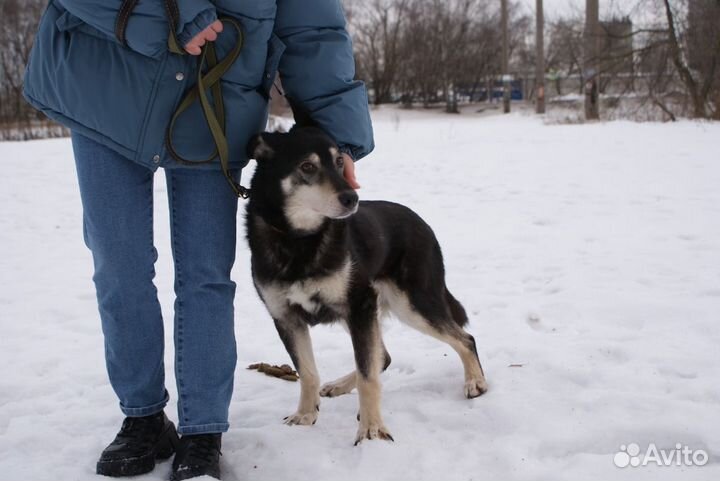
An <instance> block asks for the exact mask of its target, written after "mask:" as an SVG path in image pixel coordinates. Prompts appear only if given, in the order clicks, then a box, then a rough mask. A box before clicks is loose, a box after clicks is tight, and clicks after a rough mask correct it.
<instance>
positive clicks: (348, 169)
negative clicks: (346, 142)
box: [342, 152, 360, 190]
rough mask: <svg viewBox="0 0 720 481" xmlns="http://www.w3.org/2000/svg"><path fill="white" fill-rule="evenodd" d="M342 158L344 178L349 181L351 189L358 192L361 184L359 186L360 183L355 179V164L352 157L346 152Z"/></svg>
mask: <svg viewBox="0 0 720 481" xmlns="http://www.w3.org/2000/svg"><path fill="white" fill-rule="evenodd" d="M342 157H343V165H344V169H343V176H344V177H345V180H347V182H348V184H350V187H352V188H353V189H355V190H357V189H359V188H360V184H358V181H357V179H356V178H355V162H354V161H353V159H352V157H350V156H349V155H348V154H346V153H345V152H343V154H342Z"/></svg>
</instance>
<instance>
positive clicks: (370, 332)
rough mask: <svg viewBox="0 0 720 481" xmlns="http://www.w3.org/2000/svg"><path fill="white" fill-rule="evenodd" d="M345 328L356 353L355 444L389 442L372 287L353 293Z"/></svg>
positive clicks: (380, 347) (377, 324) (381, 352)
mask: <svg viewBox="0 0 720 481" xmlns="http://www.w3.org/2000/svg"><path fill="white" fill-rule="evenodd" d="M353 297H354V299H353V300H352V301H351V302H350V315H349V319H348V328H349V330H350V338H351V339H352V343H353V350H354V351H355V365H356V368H357V375H356V381H357V389H358V395H359V400H360V413H359V426H358V431H357V436H356V437H355V445H357V444H359V443H360V442H361V441H362V440H364V439H385V440H388V441H392V440H393V438H392V436H391V435H390V433H389V432H388V430H387V428H386V427H385V424H384V423H383V420H382V414H381V410H380V372H381V371H382V367H383V365H384V352H385V350H384V349H383V342H382V335H381V332H380V322H379V320H378V309H377V294H376V293H375V291H374V289H372V287H370V286H368V288H367V289H356V290H354V291H353Z"/></svg>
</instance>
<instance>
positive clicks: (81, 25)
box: [55, 10, 120, 45]
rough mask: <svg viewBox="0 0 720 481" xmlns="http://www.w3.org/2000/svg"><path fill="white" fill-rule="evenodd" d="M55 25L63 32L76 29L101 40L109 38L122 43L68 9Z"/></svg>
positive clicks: (110, 40)
mask: <svg viewBox="0 0 720 481" xmlns="http://www.w3.org/2000/svg"><path fill="white" fill-rule="evenodd" d="M55 27H56V28H57V30H58V31H59V32H61V33H66V32H68V33H69V32H75V31H77V32H82V33H84V34H86V35H90V36H92V37H95V38H99V39H101V40H107V41H108V42H114V43H116V44H117V45H120V43H119V42H118V41H117V39H115V38H114V37H110V36H108V35H105V34H104V33H103V32H101V31H100V30H98V29H97V28H95V27H92V26H90V25H88V24H87V23H85V22H83V21H82V19H80V18H78V17H76V16H75V15H73V14H72V13H70V12H68V11H67V10H66V11H65V12H63V13H62V14H61V15H60V16H59V17H58V19H57V20H55Z"/></svg>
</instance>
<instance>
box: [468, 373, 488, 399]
mask: <svg viewBox="0 0 720 481" xmlns="http://www.w3.org/2000/svg"><path fill="white" fill-rule="evenodd" d="M487 390H488V385H487V382H486V381H485V378H482V377H481V378H479V379H471V380H469V381H466V382H465V397H466V398H468V399H472V398H476V397H478V396H482V395H483V394H485V393H486V392H487Z"/></svg>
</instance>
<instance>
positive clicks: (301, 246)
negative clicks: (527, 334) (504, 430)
mask: <svg viewBox="0 0 720 481" xmlns="http://www.w3.org/2000/svg"><path fill="white" fill-rule="evenodd" d="M248 153H249V156H250V157H251V158H254V159H256V160H257V168H256V171H255V175H254V176H253V178H252V182H251V192H252V194H251V196H250V201H249V203H248V205H247V238H248V242H249V244H250V251H251V254H252V276H253V280H254V282H255V287H256V288H257V290H258V293H259V294H260V296H261V297H262V300H263V302H264V303H265V305H266V306H267V309H268V311H269V312H270V315H271V316H272V318H273V320H274V321H275V327H276V328H277V331H278V333H279V334H280V339H282V342H283V343H284V344H285V348H286V349H287V351H288V354H289V355H290V358H291V359H292V361H293V363H294V364H295V368H296V369H297V371H298V373H299V375H300V390H301V394H300V403H299V406H298V409H297V412H296V413H295V414H292V415H291V416H288V417H287V418H285V422H286V423H287V424H306V425H307V424H314V423H315V421H316V420H317V417H318V411H319V404H320V396H325V397H333V396H339V395H341V394H346V393H349V392H350V391H352V389H353V388H355V387H357V389H358V393H359V398H360V410H359V424H360V426H359V429H358V432H357V437H356V440H355V444H357V443H359V442H360V441H362V440H363V439H376V438H380V439H387V440H392V436H391V435H390V433H389V432H388V430H387V428H386V427H385V425H384V423H383V419H382V416H381V413H380V380H379V378H380V373H381V372H382V371H383V370H385V369H386V368H387V367H388V365H389V364H390V355H389V354H388V352H387V350H386V349H385V346H384V344H383V340H382V333H381V329H380V322H379V321H380V318H381V317H382V316H383V315H385V314H387V313H393V314H394V315H395V316H397V317H398V318H399V319H400V320H401V321H403V322H404V323H406V324H408V325H410V326H411V327H414V328H415V329H418V330H419V331H421V332H423V333H425V334H428V335H430V336H433V337H435V338H437V339H439V340H441V341H444V342H446V343H448V344H449V345H450V346H452V348H453V349H455V351H457V353H458V354H459V355H460V359H461V360H462V363H463V366H464V368H465V395H466V396H467V397H468V398H474V397H477V396H480V395H481V394H483V393H484V392H485V391H486V390H487V384H486V382H485V376H484V374H483V370H482V367H481V366H480V361H479V359H478V355H477V350H476V348H475V340H474V339H473V337H472V336H471V335H470V334H468V333H467V332H466V331H465V330H464V329H463V326H465V325H466V324H467V321H468V319H467V316H466V314H465V310H464V309H463V307H462V305H461V304H460V303H459V302H458V301H457V300H456V299H455V298H454V297H453V296H452V294H450V291H449V290H448V289H447V287H446V285H445V269H444V266H443V259H442V254H441V252H440V246H439V245H438V242H437V239H436V238H435V235H434V234H433V231H432V230H431V229H430V227H429V226H428V225H427V224H426V223H425V222H424V221H423V220H422V219H421V218H420V217H419V216H418V215H417V214H415V213H414V212H413V211H411V210H410V209H408V208H407V207H404V206H402V205H399V204H394V203H391V202H381V201H362V202H358V196H357V194H356V193H355V191H354V190H352V189H351V188H350V186H349V185H348V183H347V182H346V181H345V179H344V178H343V158H342V156H341V155H340V153H339V151H338V149H337V146H336V145H335V144H334V142H333V141H332V140H331V139H330V138H329V137H328V136H327V135H325V134H324V133H323V132H322V131H321V130H319V129H317V128H315V127H300V128H298V127H294V128H293V129H292V130H291V131H290V132H289V133H264V134H260V135H258V136H256V137H255V138H253V139H252V140H251V142H250V144H249V146H248ZM338 321H340V322H344V323H345V325H346V327H347V329H348V331H349V332H350V336H351V338H352V344H353V349H354V351H355V363H356V370H355V371H353V372H351V373H350V374H348V375H346V376H343V377H342V378H340V379H338V380H336V381H334V382H331V383H328V384H325V385H324V386H322V387H320V379H319V377H318V372H317V369H316V367H315V359H314V357H313V351H312V343H311V341H310V334H309V326H314V325H316V324H325V323H331V322H338Z"/></svg>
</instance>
